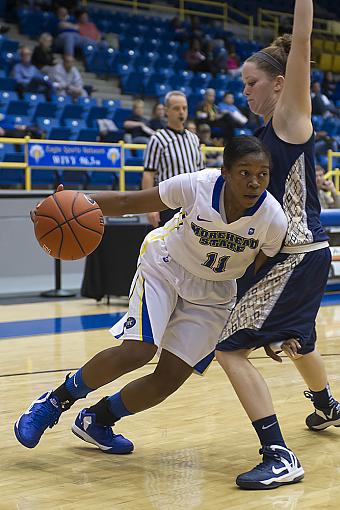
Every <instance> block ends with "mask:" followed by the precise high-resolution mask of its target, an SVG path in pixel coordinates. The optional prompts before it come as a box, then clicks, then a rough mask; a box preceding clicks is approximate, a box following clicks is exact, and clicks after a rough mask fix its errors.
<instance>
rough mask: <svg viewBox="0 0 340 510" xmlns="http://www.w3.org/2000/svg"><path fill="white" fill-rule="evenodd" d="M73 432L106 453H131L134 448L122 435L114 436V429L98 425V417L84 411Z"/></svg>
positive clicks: (81, 412) (78, 417)
mask: <svg viewBox="0 0 340 510" xmlns="http://www.w3.org/2000/svg"><path fill="white" fill-rule="evenodd" d="M72 432H73V434H75V435H76V436H78V437H80V439H83V441H86V442H87V443H91V444H94V445H96V446H98V448H100V449H101V450H102V451H103V452H105V453H116V454H121V453H130V452H132V450H133V448H134V446H133V443H131V441H129V440H128V439H126V438H125V437H124V436H122V435H120V434H114V433H113V431H112V427H110V426H108V425H106V426H105V425H99V424H98V423H96V415H95V414H94V413H89V412H88V410H87V409H83V410H82V411H80V413H79V414H78V416H77V418H76V421H75V422H74V424H73V425H72Z"/></svg>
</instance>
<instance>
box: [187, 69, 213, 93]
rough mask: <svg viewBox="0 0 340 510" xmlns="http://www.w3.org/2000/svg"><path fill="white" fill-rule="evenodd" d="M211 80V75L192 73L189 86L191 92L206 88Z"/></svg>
mask: <svg viewBox="0 0 340 510" xmlns="http://www.w3.org/2000/svg"><path fill="white" fill-rule="evenodd" d="M211 80H212V75H211V73H194V75H193V76H192V77H191V79H190V82H189V85H190V87H191V88H192V89H193V90H195V89H201V88H207V85H208V83H209V82H210V81H211Z"/></svg>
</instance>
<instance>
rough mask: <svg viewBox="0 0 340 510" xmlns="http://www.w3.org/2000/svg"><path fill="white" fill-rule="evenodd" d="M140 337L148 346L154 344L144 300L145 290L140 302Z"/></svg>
mask: <svg viewBox="0 0 340 510" xmlns="http://www.w3.org/2000/svg"><path fill="white" fill-rule="evenodd" d="M144 283H145V282H144ZM142 337H143V342H146V343H148V344H153V343H154V340H153V333H152V328H151V322H150V317H149V312H148V307H147V304H146V299H145V288H144V293H143V300H142Z"/></svg>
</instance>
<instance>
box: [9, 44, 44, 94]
mask: <svg viewBox="0 0 340 510" xmlns="http://www.w3.org/2000/svg"><path fill="white" fill-rule="evenodd" d="M31 58H32V52H31V50H30V49H29V48H28V47H27V46H22V47H21V48H20V62H18V63H17V64H15V66H14V67H13V69H12V77H13V78H14V79H15V81H16V89H17V92H18V94H19V97H20V98H23V94H24V92H35V93H43V94H45V96H46V99H47V100H48V101H50V100H51V95H52V91H53V88H52V84H51V82H50V81H49V79H48V76H44V75H43V74H42V73H41V72H40V71H39V69H37V68H36V66H35V65H33V64H32V62H31Z"/></svg>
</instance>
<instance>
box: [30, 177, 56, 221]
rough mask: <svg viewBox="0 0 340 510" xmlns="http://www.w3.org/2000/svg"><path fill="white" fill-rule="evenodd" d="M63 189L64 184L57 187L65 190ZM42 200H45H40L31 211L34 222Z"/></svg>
mask: <svg viewBox="0 0 340 510" xmlns="http://www.w3.org/2000/svg"><path fill="white" fill-rule="evenodd" d="M63 189H64V185H63V184H59V186H58V187H57V191H63ZM57 191H56V192H57ZM42 202H43V200H41V201H40V202H38V203H37V205H36V206H35V208H34V209H32V211H30V217H31V220H32V221H33V223H34V222H35V217H36V214H37V210H38V209H39V206H40V204H41V203H42Z"/></svg>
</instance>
